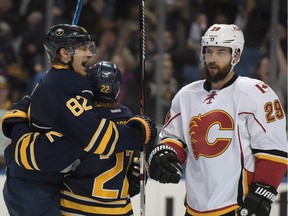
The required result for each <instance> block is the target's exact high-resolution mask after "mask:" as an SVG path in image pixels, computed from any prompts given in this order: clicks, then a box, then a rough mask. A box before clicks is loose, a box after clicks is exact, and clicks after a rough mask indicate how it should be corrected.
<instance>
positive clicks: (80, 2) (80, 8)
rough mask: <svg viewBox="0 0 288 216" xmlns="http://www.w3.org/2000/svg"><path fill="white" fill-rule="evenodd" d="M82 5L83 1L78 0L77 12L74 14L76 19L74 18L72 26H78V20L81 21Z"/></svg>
mask: <svg viewBox="0 0 288 216" xmlns="http://www.w3.org/2000/svg"><path fill="white" fill-rule="evenodd" d="M82 5H83V0H78V2H77V6H76V10H75V13H74V17H73V20H72V25H77V24H78V20H79V17H80V13H81V10H82Z"/></svg>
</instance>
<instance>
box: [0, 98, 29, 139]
mask: <svg viewBox="0 0 288 216" xmlns="http://www.w3.org/2000/svg"><path fill="white" fill-rule="evenodd" d="M29 105H30V96H28V95H26V96H24V97H23V98H22V99H21V100H20V101H19V102H17V103H13V104H12V105H11V107H10V109H9V110H8V112H6V113H5V115H4V116H3V117H2V131H3V134H4V135H5V136H6V137H8V138H11V134H12V129H13V126H14V125H15V124H16V123H19V122H27V120H28V117H27V111H28V108H29Z"/></svg>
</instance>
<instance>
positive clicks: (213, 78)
mask: <svg viewBox="0 0 288 216" xmlns="http://www.w3.org/2000/svg"><path fill="white" fill-rule="evenodd" d="M210 65H213V66H214V67H217V68H218V72H217V73H216V74H211V73H210V72H209V68H208V67H209V66H210ZM230 71H231V64H230V63H228V64H227V65H225V66H224V67H223V68H220V67H219V66H217V65H215V64H213V63H210V64H209V65H207V64H206V63H205V64H204V72H205V76H206V80H207V81H208V82H210V83H217V82H219V81H221V80H224V79H225V77H226V76H227V75H228V74H229V73H230Z"/></svg>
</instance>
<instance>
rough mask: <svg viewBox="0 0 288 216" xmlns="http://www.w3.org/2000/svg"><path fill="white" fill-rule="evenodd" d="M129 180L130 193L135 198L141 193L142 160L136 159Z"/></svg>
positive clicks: (132, 164)
mask: <svg viewBox="0 0 288 216" xmlns="http://www.w3.org/2000/svg"><path fill="white" fill-rule="evenodd" d="M145 171H146V172H144V173H145V176H144V178H145V184H146V183H147V165H146V164H145ZM127 178H128V182H129V190H128V193H129V195H130V197H133V196H135V195H137V194H139V193H140V158H139V157H134V158H133V161H132V163H131V165H130V167H129V170H128V173H127Z"/></svg>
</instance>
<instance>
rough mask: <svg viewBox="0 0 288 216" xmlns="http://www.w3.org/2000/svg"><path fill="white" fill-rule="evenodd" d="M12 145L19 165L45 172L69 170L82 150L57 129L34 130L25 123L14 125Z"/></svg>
mask: <svg viewBox="0 0 288 216" xmlns="http://www.w3.org/2000/svg"><path fill="white" fill-rule="evenodd" d="M10 146H12V147H13V148H14V149H15V151H14V160H15V162H16V163H17V164H18V165H19V166H21V167H23V168H25V169H27V170H37V171H45V172H64V171H65V172H66V171H69V170H70V167H71V166H72V164H73V163H74V162H75V161H76V159H77V157H79V154H80V152H81V151H82V149H80V148H79V146H77V145H73V144H72V143H71V142H69V140H67V139H66V138H65V137H64V136H63V135H62V134H60V133H58V132H56V131H49V132H47V133H39V132H32V131H31V129H30V128H29V126H28V125H27V124H25V123H18V124H16V125H15V126H14V128H13V134H12V142H11V144H10ZM77 147H78V148H77Z"/></svg>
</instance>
